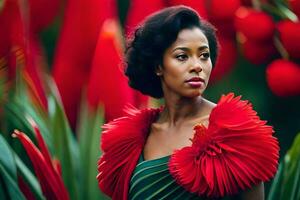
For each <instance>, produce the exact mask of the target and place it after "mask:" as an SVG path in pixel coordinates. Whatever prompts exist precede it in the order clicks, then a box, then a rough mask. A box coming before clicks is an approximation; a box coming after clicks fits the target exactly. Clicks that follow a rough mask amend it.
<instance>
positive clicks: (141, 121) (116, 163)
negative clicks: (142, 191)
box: [97, 109, 160, 200]
mask: <svg viewBox="0 0 300 200" xmlns="http://www.w3.org/2000/svg"><path fill="white" fill-rule="evenodd" d="M159 112H160V110H159V109H144V110H134V109H127V115H126V116H124V117H122V118H119V119H116V120H114V121H112V122H110V123H108V124H105V125H104V126H103V130H104V131H103V132H102V138H101V149H102V150H103V155H102V157H101V158H100V160H99V161H98V172H99V173H98V175H97V179H98V183H99V188H100V189H101V190H102V191H103V192H104V193H105V194H106V195H108V196H110V197H111V198H112V199H113V200H119V199H123V200H126V199H127V196H128V189H129V183H130V178H131V174H132V172H133V170H134V168H135V166H136V163H137V160H138V158H139V156H140V154H141V152H142V149H143V145H144V143H145V139H146V136H147V133H148V130H149V126H150V124H151V123H152V122H153V121H154V120H155V119H156V117H157V115H158V113H159Z"/></svg>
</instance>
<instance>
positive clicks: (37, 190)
mask: <svg viewBox="0 0 300 200" xmlns="http://www.w3.org/2000/svg"><path fill="white" fill-rule="evenodd" d="M15 159H16V164H17V168H18V171H19V172H20V175H21V176H22V177H23V178H24V180H25V181H26V182H27V184H28V186H29V187H30V189H31V191H32V192H33V194H34V195H35V197H36V199H39V200H44V199H45V197H44V196H43V194H42V190H41V187H40V184H39V183H38V181H37V179H36V177H35V176H34V175H33V174H32V173H31V171H30V170H29V169H28V168H27V166H26V165H25V164H24V163H23V162H22V160H21V159H20V158H19V157H18V155H16V154H15Z"/></svg>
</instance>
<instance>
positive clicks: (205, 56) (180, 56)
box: [176, 52, 210, 61]
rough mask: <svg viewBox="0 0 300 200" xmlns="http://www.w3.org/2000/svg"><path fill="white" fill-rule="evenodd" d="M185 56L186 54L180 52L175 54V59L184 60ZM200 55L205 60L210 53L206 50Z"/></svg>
mask: <svg viewBox="0 0 300 200" xmlns="http://www.w3.org/2000/svg"><path fill="white" fill-rule="evenodd" d="M187 57H188V56H187V55H185V54H181V55H178V56H176V59H177V60H179V61H185V60H186V59H187ZM200 57H203V59H204V60H207V59H208V58H209V57H210V54H209V53H208V52H206V53H202V54H201V55H200Z"/></svg>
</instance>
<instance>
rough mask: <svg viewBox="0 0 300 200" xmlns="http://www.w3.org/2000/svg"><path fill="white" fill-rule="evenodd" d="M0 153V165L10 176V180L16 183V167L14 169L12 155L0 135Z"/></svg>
mask: <svg viewBox="0 0 300 200" xmlns="http://www.w3.org/2000/svg"><path fill="white" fill-rule="evenodd" d="M0 152H1V153H0V164H1V165H2V166H3V168H4V169H5V170H6V171H7V173H8V174H9V175H10V176H11V178H12V179H13V180H15V181H17V167H16V162H15V160H14V156H13V153H12V151H11V149H10V147H9V145H8V144H7V142H6V141H5V139H4V138H3V136H2V135H1V134H0Z"/></svg>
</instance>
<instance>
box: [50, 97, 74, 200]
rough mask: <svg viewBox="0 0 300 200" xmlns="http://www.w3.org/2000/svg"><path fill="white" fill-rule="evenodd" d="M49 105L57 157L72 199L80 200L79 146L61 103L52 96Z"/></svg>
mask: <svg viewBox="0 0 300 200" xmlns="http://www.w3.org/2000/svg"><path fill="white" fill-rule="evenodd" d="M48 105H49V116H50V124H51V125H50V128H51V133H52V134H53V142H54V147H55V148H54V149H55V155H56V156H57V157H58V158H59V160H60V162H61V167H62V175H63V180H64V183H65V185H66V187H67V189H68V191H69V194H70V199H74V200H76V199H78V189H77V188H78V185H77V183H78V182H77V179H78V177H77V174H78V173H76V171H77V170H78V168H79V167H78V165H77V167H76V166H75V164H76V162H75V160H77V161H78V160H79V159H78V148H77V144H76V141H75V139H74V137H73V134H72V132H71V129H70V127H69V124H68V121H67V119H66V116H65V113H64V110H63V108H62V106H61V105H60V103H59V101H58V100H57V99H56V98H55V97H54V96H53V95H51V96H50V97H49V99H48ZM75 169H76V170H75Z"/></svg>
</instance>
